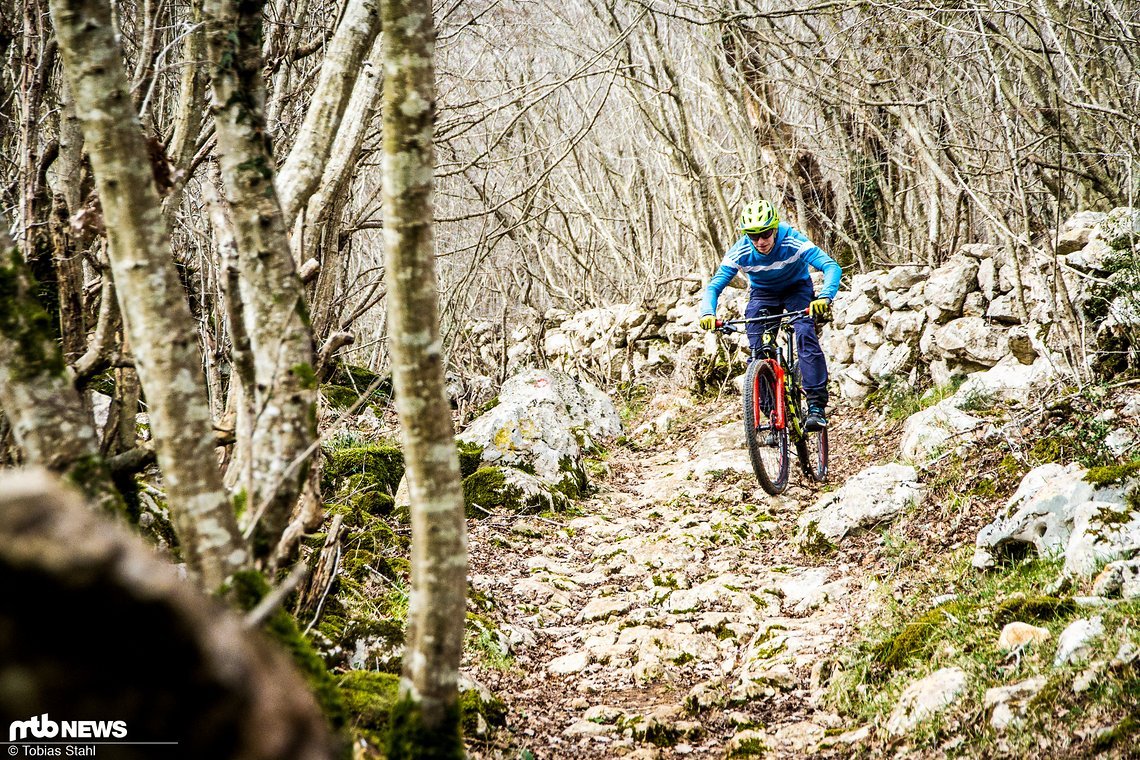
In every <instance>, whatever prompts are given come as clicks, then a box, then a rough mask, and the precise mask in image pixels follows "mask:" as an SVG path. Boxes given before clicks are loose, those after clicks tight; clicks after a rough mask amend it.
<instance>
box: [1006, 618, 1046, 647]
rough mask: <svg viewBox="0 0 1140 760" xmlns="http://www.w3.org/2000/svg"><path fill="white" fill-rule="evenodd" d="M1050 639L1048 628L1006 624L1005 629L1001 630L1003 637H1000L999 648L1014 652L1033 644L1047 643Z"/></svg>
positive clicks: (1024, 624) (1026, 624) (1023, 624)
mask: <svg viewBox="0 0 1140 760" xmlns="http://www.w3.org/2000/svg"><path fill="white" fill-rule="evenodd" d="M1048 638H1049V629H1048V628H1038V627H1037V626H1035V625H1030V624H1029V623H1020V622H1016V621H1015V622H1013V623H1006V625H1005V627H1004V628H1002V629H1001V636H999V637H998V646H999V647H1001V648H1002V649H1004V650H1006V651H1007V652H1008V651H1012V650H1014V649H1017V648H1019V647H1022V646H1025V645H1026V644H1028V643H1030V642H1033V643H1036V642H1040V641H1045V640H1046V639H1048Z"/></svg>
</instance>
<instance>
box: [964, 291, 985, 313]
mask: <svg viewBox="0 0 1140 760" xmlns="http://www.w3.org/2000/svg"><path fill="white" fill-rule="evenodd" d="M962 316H963V317H984V316H986V299H985V297H984V296H982V294H981V293H979V292H978V291H976V290H975V291H974V292H973V293H967V294H966V300H965V302H963V304H962Z"/></svg>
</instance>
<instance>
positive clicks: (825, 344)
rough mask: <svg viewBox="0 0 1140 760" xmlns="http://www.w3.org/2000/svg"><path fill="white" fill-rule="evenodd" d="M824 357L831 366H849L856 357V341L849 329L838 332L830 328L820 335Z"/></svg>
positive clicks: (826, 328)
mask: <svg viewBox="0 0 1140 760" xmlns="http://www.w3.org/2000/svg"><path fill="white" fill-rule="evenodd" d="M819 342H820V344H821V346H822V348H823V355H824V356H826V357H827V362H828V364H829V365H831V366H837V365H840V364H848V363H850V362H851V358H852V357H853V356H854V339H853V337H852V334H851V333H849V332H848V330H847V329H843V330H838V329H836V328H834V327H831V326H828V327H825V328H824V329H823V332H822V334H821V335H820V341H819Z"/></svg>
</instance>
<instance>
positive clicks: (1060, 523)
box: [973, 462, 1124, 569]
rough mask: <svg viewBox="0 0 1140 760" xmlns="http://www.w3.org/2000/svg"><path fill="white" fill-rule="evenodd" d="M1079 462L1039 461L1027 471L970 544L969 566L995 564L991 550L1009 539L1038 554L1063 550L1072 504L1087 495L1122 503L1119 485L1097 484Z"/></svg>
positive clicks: (1074, 509)
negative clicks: (1037, 464) (971, 561)
mask: <svg viewBox="0 0 1140 760" xmlns="http://www.w3.org/2000/svg"><path fill="white" fill-rule="evenodd" d="M1084 475H1085V469H1084V468H1083V467H1081V466H1080V465H1079V464H1075V463H1074V464H1069V465H1067V466H1066V465H1060V464H1057V463H1055V462H1054V463H1050V464H1044V465H1041V466H1040V467H1037V468H1035V469H1033V470H1030V471H1029V472H1028V473H1026V475H1025V477H1024V478H1022V480H1021V484H1020V485H1019V486H1018V488H1017V491H1016V492H1015V493H1014V494H1013V496H1011V497H1010V499H1009V501H1007V502H1006V503H1005V506H1004V507H1003V508H1002V509H1001V510H999V511H998V514H997V516H996V517H995V518H994V520H993V522H991V523H990V524H989V525H987V526H985V527H984V528H982V530H981V531H980V532H979V533H978V538H977V540H976V541H975V546H974V559H973V564H974V567H976V568H979V569H987V568H990V567H992V566H993V565H994V562H995V555H1000V554H1003V553H1005V552H1007V551H1008V550H1009V549H1010V547H1011V546H1012V545H1016V544H1022V545H1024V544H1029V545H1032V546H1033V548H1034V549H1036V551H1037V553H1038V554H1039V555H1041V556H1045V555H1048V554H1056V553H1059V552H1060V551H1062V550H1063V549H1064V548H1065V546H1066V545H1067V544H1068V542H1069V538H1070V536H1071V534H1072V531H1073V522H1074V519H1075V518H1076V513H1077V509H1078V508H1079V507H1080V506H1081V505H1083V504H1086V503H1088V502H1090V501H1107V502H1114V503H1122V502H1123V496H1124V493H1123V491H1122V490H1121V489H1120V488H1117V487H1109V488H1102V489H1096V488H1093V486H1092V485H1090V484H1089V483H1086V482H1085V481H1084V480H1083V478H1084Z"/></svg>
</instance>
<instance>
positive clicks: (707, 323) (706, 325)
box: [699, 314, 716, 330]
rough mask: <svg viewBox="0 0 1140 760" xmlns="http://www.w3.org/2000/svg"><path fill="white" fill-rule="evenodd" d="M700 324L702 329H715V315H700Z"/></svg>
mask: <svg viewBox="0 0 1140 760" xmlns="http://www.w3.org/2000/svg"><path fill="white" fill-rule="evenodd" d="M699 324H700V326H701V329H702V330H715V329H716V315H714V314H705V315H704V316H702V317H701V321H700V323H699Z"/></svg>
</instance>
